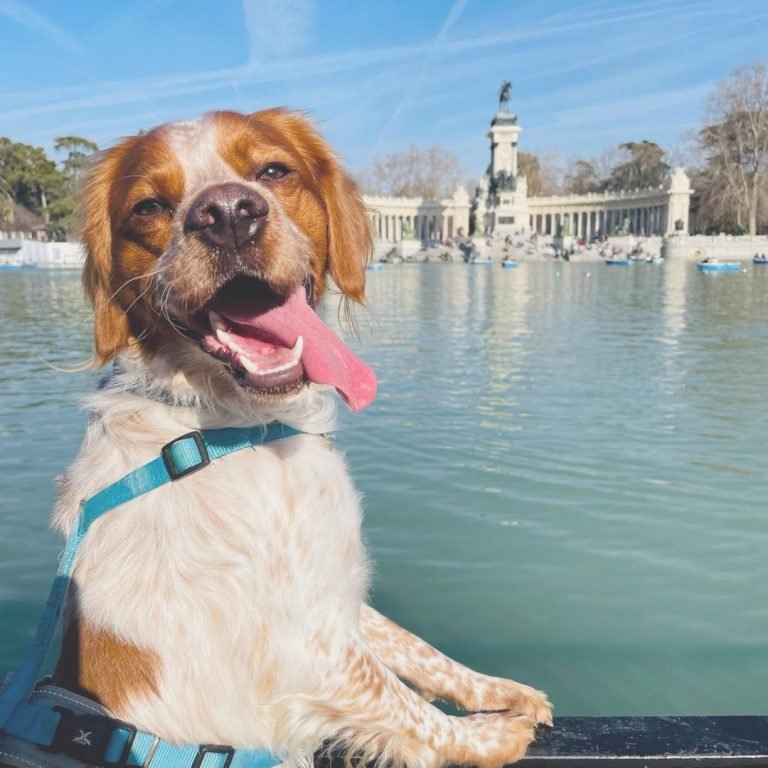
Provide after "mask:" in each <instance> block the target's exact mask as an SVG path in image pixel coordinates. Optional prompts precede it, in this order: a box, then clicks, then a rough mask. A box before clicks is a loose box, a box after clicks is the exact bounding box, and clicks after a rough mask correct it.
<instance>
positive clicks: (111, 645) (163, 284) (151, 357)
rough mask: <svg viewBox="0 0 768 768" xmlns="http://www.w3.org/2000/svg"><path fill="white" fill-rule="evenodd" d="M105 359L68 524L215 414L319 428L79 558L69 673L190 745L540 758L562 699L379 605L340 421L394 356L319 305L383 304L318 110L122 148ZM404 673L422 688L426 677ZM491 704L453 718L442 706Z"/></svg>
mask: <svg viewBox="0 0 768 768" xmlns="http://www.w3.org/2000/svg"><path fill="white" fill-rule="evenodd" d="M82 207H83V227H82V231H83V242H84V247H85V250H86V262H85V267H84V277H83V281H84V286H85V290H86V293H87V296H88V297H89V299H90V301H91V302H92V304H93V307H94V317H95V360H96V362H97V363H98V364H104V363H107V362H108V361H115V362H114V366H113V372H112V373H111V374H110V375H109V376H108V377H107V379H106V380H105V382H104V383H103V385H102V386H101V388H100V389H99V390H98V391H97V392H96V393H95V394H93V395H91V396H90V397H89V399H88V400H87V407H88V410H89V416H90V418H89V425H88V428H87V432H86V436H85V439H84V442H83V444H82V448H81V450H80V453H79V455H78V457H77V458H76V460H75V461H74V463H73V464H72V466H71V467H70V468H69V469H68V470H67V471H66V473H65V474H64V475H63V476H62V478H60V482H59V494H58V499H57V503H56V507H55V509H54V515H53V520H54V524H55V526H56V527H57V528H58V529H59V530H60V531H61V532H63V533H64V534H67V535H68V534H69V533H70V532H71V530H72V528H73V526H74V525H75V524H76V519H77V514H78V510H79V508H80V506H81V504H82V503H83V500H84V499H87V498H89V497H91V496H93V495H94V494H96V493H97V492H99V491H100V490H101V489H103V488H104V487H106V486H109V485H110V484H111V483H114V482H115V481H117V480H118V479H119V478H121V477H123V476H124V475H126V474H127V473H129V472H131V471H132V470H134V469H135V468H136V467H138V466H140V465H142V464H144V463H146V462H148V461H150V460H152V459H153V458H155V457H157V456H158V454H159V452H160V450H161V447H162V446H163V445H165V444H167V443H168V442H169V441H172V440H173V439H174V438H176V437H178V436H179V435H182V434H185V433H189V432H190V431H194V430H203V429H212V428H215V429H218V428H224V427H240V426H253V425H266V424H268V423H271V422H273V421H278V422H281V423H283V424H286V425H288V426H290V427H293V428H295V429H297V430H300V431H301V434H297V435H294V436H290V437H286V438H285V439H281V440H277V441H275V442H272V443H269V444H267V445H262V446H258V447H254V448H250V449H248V450H243V451H239V452H238V453H235V454H232V455H229V456H226V457H225V458H221V459H219V460H218V461H217V462H215V463H212V464H211V465H210V466H208V467H205V468H204V469H203V470H201V471H199V472H195V473H194V474H191V475H189V476H188V477H184V478H183V479H182V480H180V481H178V482H172V483H170V484H167V485H165V486H163V487H161V488H158V489H156V490H154V491H153V492H152V493H148V494H146V495H143V496H141V497H140V498H136V499H133V500H132V501H129V502H128V503H126V504H124V505H123V506H121V507H119V508H118V509H115V510H113V511H112V512H110V513H109V514H107V515H105V516H104V517H103V518H102V519H100V520H98V521H97V522H96V523H95V524H94V525H93V526H92V528H91V529H90V531H89V533H88V534H87V537H86V539H85V541H84V543H83V546H82V548H81V550H80V552H79V554H78V556H77V560H76V564H75V569H74V572H73V577H72V587H71V589H70V595H69V600H68V605H67V609H66V615H65V626H64V630H63V641H62V650H61V655H60V658H59V661H58V663H57V666H56V671H55V675H54V682H55V683H56V684H57V685H60V686H62V687H64V688H66V689H68V690H69V691H72V692H75V693H77V694H81V695H85V696H88V697H89V698H92V699H94V700H95V701H97V702H99V703H100V704H101V705H103V706H104V707H106V708H108V709H109V710H110V711H111V712H112V713H113V714H114V715H115V716H116V717H118V718H120V719H121V720H124V721H127V722H129V723H131V724H133V725H135V726H136V727H138V728H140V729H143V730H145V731H150V732H152V733H155V734H157V735H158V736H160V737H162V738H164V739H166V740H170V741H171V742H177V743H214V744H227V745H233V746H235V747H246V748H249V747H252V748H255V747H263V748H265V749H268V750H270V751H272V752H273V753H275V754H276V755H278V756H279V757H280V758H281V759H283V760H284V761H286V762H287V763H288V764H290V765H309V764H311V762H312V759H313V755H314V753H315V752H316V751H317V750H318V749H319V748H321V746H323V745H326V746H327V745H332V746H334V747H339V748H343V749H344V750H346V753H347V755H353V756H355V757H357V758H360V759H362V760H364V761H378V762H379V763H388V764H392V765H404V766H409V767H412V768H430V767H432V766H440V765H448V764H454V765H476V766H481V768H497V767H498V766H501V765H504V764H505V763H509V762H512V761H514V760H516V759H518V758H520V757H521V756H522V755H523V754H524V752H525V750H526V747H527V745H528V744H529V742H530V741H531V740H532V738H533V735H534V729H535V726H536V725H537V724H539V723H545V724H551V707H550V704H549V702H548V700H547V697H546V696H545V695H544V694H543V693H541V692H539V691H537V690H535V689H533V688H531V687H528V686H526V685H523V684H520V683H516V682H514V681H511V680H506V679H501V678H496V677H490V676H486V675H483V674H480V673H478V672H475V671H472V670H470V669H468V668H466V667H464V666H462V665H461V664H459V663H457V662H455V661H452V660H451V659H449V658H447V657H446V656H444V655H442V654H441V653H440V652H439V651H437V650H435V649H434V648H432V647H431V646H430V645H428V644H427V643H426V642H425V641H423V640H421V639H419V638H418V637H416V636H414V635H412V634H410V633H409V632H408V631H406V630H405V629H402V628H401V627H399V626H398V625H396V624H395V623H393V622H392V621H390V620H389V619H387V618H385V617H384V616H382V615H380V614H379V613H377V612H376V610H375V609H374V608H373V607H371V606H370V605H368V604H367V602H366V595H367V592H368V587H369V561H368V558H367V555H366V552H365V549H364V546H363V543H362V538H361V511H360V498H359V495H358V493H357V491H356V490H355V488H354V487H353V485H352V483H351V481H350V478H349V476H348V472H347V469H346V466H345V461H344V458H343V457H342V456H341V455H340V454H339V453H338V452H336V451H335V450H334V449H333V446H332V444H331V442H330V440H329V438H328V437H327V436H328V434H329V433H331V432H332V431H333V429H334V416H335V412H336V394H337V393H338V395H339V396H340V397H341V399H342V400H343V401H344V402H345V403H346V404H347V406H348V407H350V408H351V409H352V410H358V409H360V408H364V407H365V406H366V405H368V404H369V403H370V402H371V401H372V399H373V397H374V396H375V391H376V380H375V376H374V374H373V373H372V371H371V370H370V369H369V368H368V367H367V366H366V365H365V364H364V363H363V362H362V361H361V360H359V359H358V358H357V357H356V356H355V355H354V354H353V353H352V352H351V351H350V350H349V349H348V348H347V347H346V346H345V345H344V344H343V343H342V342H341V340H340V339H339V338H338V337H337V336H336V334H334V333H333V332H332V331H331V330H330V329H329V328H328V326H326V325H325V324H324V323H323V322H322V321H321V320H320V319H319V317H318V315H317V314H316V313H315V311H314V310H315V307H316V306H317V303H318V302H319V301H320V299H321V297H322V296H323V294H324V293H326V288H327V282H328V278H329V277H330V278H331V280H332V281H333V283H334V284H335V286H336V287H337V289H338V291H339V292H340V293H341V294H342V299H343V300H344V301H345V302H353V303H357V304H363V303H364V300H365V298H364V297H365V267H366V261H367V259H368V258H369V255H370V253H371V251H372V235H371V230H370V226H369V222H368V219H367V217H366V210H365V207H364V205H363V203H362V201H361V199H360V197H359V195H358V192H357V188H356V185H355V184H354V182H353V181H352V180H351V178H350V177H349V176H348V175H347V174H346V173H345V171H344V170H343V169H342V167H341V166H340V164H339V163H338V161H337V160H336V158H335V156H334V154H333V152H332V151H331V149H330V148H329V146H328V145H327V144H326V142H325V141H324V139H322V138H321V137H320V135H319V134H318V133H317V132H316V131H315V129H314V128H313V127H312V125H311V124H310V123H309V121H308V120H307V119H306V118H305V117H303V116H302V115H299V114H297V113H294V112H291V111H288V110H284V109H269V110H265V111H260V112H256V113H253V114H247V115H246V114H239V113H234V112H214V113H208V114H206V115H204V116H202V117H200V118H198V119H196V120H193V121H189V122H178V123H169V124H166V125H162V126H160V127H157V128H155V129H153V130H151V131H149V132H148V133H146V134H143V135H140V136H134V137H131V138H127V139H125V140H123V141H122V142H121V143H119V144H117V145H116V146H114V147H113V148H111V149H108V150H106V151H104V152H103V153H101V154H100V155H99V156H98V157H97V159H96V160H95V162H94V163H93V165H92V167H91V169H90V170H89V172H88V174H87V178H86V181H85V185H84V189H83V206H82ZM403 681H405V682H403ZM436 698H439V699H443V700H447V701H450V702H454V703H455V704H457V705H458V706H459V707H460V708H462V709H464V710H466V711H468V712H472V713H474V714H468V715H465V716H449V715H447V714H444V713H443V712H442V711H441V710H439V709H438V708H436V707H434V706H433V705H432V704H431V703H430V701H431V700H433V699H436Z"/></svg>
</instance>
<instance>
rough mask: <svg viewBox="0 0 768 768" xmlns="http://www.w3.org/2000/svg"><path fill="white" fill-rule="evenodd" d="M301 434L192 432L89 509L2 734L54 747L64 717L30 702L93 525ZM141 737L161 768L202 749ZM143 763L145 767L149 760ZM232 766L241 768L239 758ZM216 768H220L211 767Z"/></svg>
mask: <svg viewBox="0 0 768 768" xmlns="http://www.w3.org/2000/svg"><path fill="white" fill-rule="evenodd" d="M298 434H301V432H300V431H299V430H297V429H294V428H293V427H288V426H286V425H285V424H280V423H278V422H272V423H271V424H267V425H264V426H258V427H231V428H225V429H209V430H202V431H200V432H190V433H189V434H186V435H182V436H181V437H178V438H176V439H175V440H172V441H171V442H170V443H168V444H166V445H165V446H164V447H163V450H162V455H161V456H160V457H159V458H157V459H154V460H152V461H150V462H148V463H147V464H144V466H142V467H139V468H138V469H135V470H134V471H133V472H129V473H128V474H127V475H125V477H123V478H121V479H120V480H118V481H117V482H115V483H113V484H112V485H110V486H108V487H107V488H105V489H104V490H102V491H99V493H97V494H95V495H94V496H92V497H91V498H90V499H88V500H87V501H86V502H85V503H84V504H83V506H82V507H81V509H80V514H79V516H78V521H77V524H76V526H75V529H74V530H73V532H72V534H71V535H70V537H69V539H68V541H67V543H66V545H65V546H64V550H63V551H62V554H61V557H60V560H59V569H58V572H57V574H56V578H55V579H54V582H53V586H52V587H51V591H50V594H49V596H48V600H47V602H46V605H45V609H44V610H43V615H42V617H41V618H40V623H39V624H38V627H37V631H36V633H35V637H34V638H33V640H32V644H31V646H30V647H29V649H28V650H27V653H26V655H25V657H24V659H23V661H22V663H21V665H20V667H19V669H18V670H17V671H16V672H15V673H14V674H13V676H12V677H11V679H10V681H9V682H8V684H7V685H6V686H5V688H3V690H2V691H0V733H8V734H11V735H14V736H16V737H17V738H21V739H24V740H25V741H30V742H32V743H35V744H38V745H39V746H43V747H48V746H50V745H51V744H52V743H53V740H54V737H55V734H56V731H57V729H58V727H59V724H60V721H61V715H60V714H59V713H57V712H55V711H53V710H51V709H48V708H47V707H41V706H36V705H34V704H31V703H29V697H30V695H31V693H32V690H33V689H34V687H35V684H36V682H37V679H38V677H39V674H40V669H41V668H42V665H43V663H44V661H45V657H46V655H47V654H48V650H49V649H50V646H51V643H52V641H53V636H54V634H55V631H56V627H57V626H58V623H59V619H60V617H61V610H62V606H63V604H64V599H65V597H66V593H67V588H68V586H69V578H70V575H71V573H72V568H73V565H74V560H75V555H76V553H77V550H78V548H79V546H80V543H81V542H82V540H83V538H84V536H85V534H86V533H87V531H88V529H89V527H90V526H91V525H92V524H93V522H95V521H96V520H98V519H99V517H101V516H102V515H103V514H104V513H105V512H109V511H110V510H112V509H115V507H118V506H120V505H121V504H124V503H125V502H127V501H130V500H132V499H135V498H137V497H138V496H142V495H144V494H145V493H149V492H150V491H152V490H154V489H155V488H159V487H160V486H162V485H165V484H166V483H169V482H172V481H175V480H178V479H180V478H182V477H185V476H186V475H188V474H190V473H191V472H194V471H197V470H198V469H202V468H203V467H205V466H207V465H208V464H209V463H210V462H211V461H213V460H215V459H219V458H222V457H223V456H226V455H228V454H230V453H235V452H236V451H240V450H242V449H244V448H250V447H255V446H258V445H263V444H264V443H268V442H271V441H273V440H280V439H282V438H285V437H292V436H294V435H298ZM138 735H142V736H146V738H143V739H141V740H139V739H138ZM138 735H137V740H136V743H135V746H132V748H131V749H132V751H133V749H138V747H139V746H140V744H142V743H143V744H147V743H148V741H147V739H149V738H151V739H153V740H154V741H153V742H152V745H151V746H155V741H156V742H157V746H156V748H155V753H154V755H153V757H152V763H153V765H155V766H158V768H187V767H188V766H190V765H191V764H192V763H191V762H189V761H187V757H188V754H187V753H188V752H189V750H195V755H196V754H197V752H196V750H197V749H198V747H197V746H194V745H188V746H185V747H176V746H174V745H171V744H168V743H167V742H163V741H161V740H155V737H153V736H151V734H145V735H144V734H138ZM178 750H181V751H178ZM158 752H160V754H167V755H168V759H167V760H165V759H164V760H163V761H158V762H155V760H156V758H157V757H159V755H158ZM237 752H242V753H243V755H242V756H241V757H239V758H238V760H237V766H236V767H235V768H270V766H273V765H277V764H278V763H279V762H280V760H278V759H276V758H275V757H274V756H273V755H270V753H267V752H264V750H238V751H237ZM237 752H236V753H235V754H236V755H237ZM247 752H252V753H253V755H252V757H253V761H251V760H250V758H248V756H247V755H245V753H247ZM212 754H213V753H212ZM193 757H194V756H193ZM205 757H206V760H210V759H212V758H211V757H209V755H208V754H206V756H205ZM262 762H263V765H262ZM138 764H139V765H143V764H144V761H142V762H141V763H138ZM232 765H233V766H234V765H235V761H234V759H233V761H232ZM198 768H209V766H202V767H201V766H198ZM210 768H218V766H215V765H211V766H210ZM228 768H229V766H228Z"/></svg>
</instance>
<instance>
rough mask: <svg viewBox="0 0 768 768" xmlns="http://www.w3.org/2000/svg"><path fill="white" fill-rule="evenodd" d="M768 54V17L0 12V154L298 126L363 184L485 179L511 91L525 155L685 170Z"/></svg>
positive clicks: (219, 0) (257, 7)
mask: <svg viewBox="0 0 768 768" xmlns="http://www.w3.org/2000/svg"><path fill="white" fill-rule="evenodd" d="M767 51H768V2H766V0H729V1H728V2H723V0H444V1H443V0H392V1H391V2H390V1H388V0H379V2H371V1H370V0H132V2H117V1H115V2H109V0H0V72H2V77H1V78H0V136H8V137H9V138H11V139H12V140H13V141H20V142H24V143H28V144H34V145H36V146H42V147H44V148H45V149H46V151H47V152H48V153H49V155H51V156H52V157H56V155H55V153H54V152H53V142H54V137H56V136H62V135H78V136H83V137H85V138H88V139H91V140H92V141H95V142H96V143H97V144H98V145H99V146H100V147H106V146H109V145H111V144H113V143H115V142H116V141H118V140H119V139H120V138H121V137H123V136H126V135H130V134H133V133H136V132H137V131H138V130H140V129H149V128H151V127H153V126H154V125H157V124H159V123H163V122H167V121H170V120H178V119H189V118H191V117H194V116H196V115H198V114H200V113H201V112H205V111H209V110H214V109H235V110H238V111H241V112H252V111H255V110H258V109H263V108H266V107H272V106H287V107H290V108H293V109H297V110H300V111H302V112H304V113H305V114H307V115H308V116H309V117H310V118H311V119H312V120H313V121H314V122H315V123H316V125H317V126H318V128H319V129H320V131H321V133H323V135H325V137H326V138H327V139H328V140H329V141H330V143H331V144H332V145H333V146H334V147H335V149H336V150H337V152H338V153H339V155H340V156H341V157H342V159H343V161H344V162H345V164H346V165H347V167H349V168H350V169H351V170H352V171H353V172H359V171H362V170H363V169H364V168H365V167H366V166H368V165H369V164H370V163H371V161H372V159H374V158H376V157H380V156H382V155H386V154H388V153H391V152H396V151H400V150H404V149H406V148H408V147H409V146H411V145H417V146H424V147H426V146H434V145H439V146H441V147H443V148H444V149H445V150H447V151H450V152H453V153H454V154H456V155H457V156H458V157H459V159H460V160H461V162H462V163H463V165H464V167H465V168H466V170H467V172H468V173H469V174H470V175H471V176H478V177H479V176H480V175H481V174H482V173H483V172H484V170H485V167H486V166H487V164H488V160H489V156H490V154H489V144H488V139H487V132H488V128H489V124H490V120H491V119H492V117H493V115H494V114H495V112H496V109H497V107H498V95H499V89H500V86H501V84H502V82H503V81H504V80H505V79H508V80H510V81H511V82H512V93H511V100H510V103H509V106H510V107H511V109H512V111H514V112H515V113H516V114H517V115H518V119H519V124H520V125H521V127H522V128H523V133H522V134H521V137H520V145H519V146H520V149H521V150H522V151H526V152H534V153H538V154H554V155H555V156H557V157H559V158H562V159H564V160H565V159H567V158H571V157H575V156H578V157H593V156H595V155H598V154H600V153H601V152H603V151H604V150H607V149H609V148H610V147H613V146H616V145H618V144H619V143H622V142H627V141H642V140H643V139H647V140H649V141H655V142H657V143H658V144H660V145H661V146H662V147H665V148H668V149H672V151H675V148H676V147H677V148H679V147H680V145H681V143H682V141H683V139H684V137H685V136H686V134H690V132H692V131H695V130H696V129H697V127H699V126H700V125H701V121H702V119H703V110H704V104H705V99H706V97H707V95H708V94H709V93H710V92H711V91H712V89H713V88H714V87H715V86H716V84H717V82H718V81H719V80H721V79H722V78H723V77H725V76H727V75H728V74H729V73H730V72H732V71H733V70H734V69H736V68H737V67H739V66H742V65H745V64H748V63H750V62H751V61H753V60H754V59H756V58H758V57H763V58H765V57H766V56H768V53H767Z"/></svg>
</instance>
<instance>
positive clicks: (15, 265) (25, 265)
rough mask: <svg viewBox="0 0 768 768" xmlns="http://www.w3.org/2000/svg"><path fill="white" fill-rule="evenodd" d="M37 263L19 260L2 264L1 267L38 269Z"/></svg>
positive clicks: (4, 268)
mask: <svg viewBox="0 0 768 768" xmlns="http://www.w3.org/2000/svg"><path fill="white" fill-rule="evenodd" d="M36 268H37V264H30V263H28V262H25V263H23V264H21V263H18V262H8V263H5V264H0V269H3V270H9V269H36Z"/></svg>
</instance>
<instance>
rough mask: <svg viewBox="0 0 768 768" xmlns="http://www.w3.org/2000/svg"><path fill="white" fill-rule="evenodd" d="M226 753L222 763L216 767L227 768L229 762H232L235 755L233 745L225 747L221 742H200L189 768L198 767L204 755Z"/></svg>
mask: <svg viewBox="0 0 768 768" xmlns="http://www.w3.org/2000/svg"><path fill="white" fill-rule="evenodd" d="M209 754H215V755H226V756H227V757H226V759H225V760H224V765H220V766H217V768H229V764H230V763H231V762H232V758H233V757H234V756H235V750H234V748H233V747H226V746H223V745H221V744H201V745H200V746H199V747H198V750H197V754H196V755H195V760H194V762H193V763H192V766H191V768H200V766H201V765H202V764H203V759H204V758H205V756H206V755H209Z"/></svg>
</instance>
